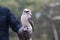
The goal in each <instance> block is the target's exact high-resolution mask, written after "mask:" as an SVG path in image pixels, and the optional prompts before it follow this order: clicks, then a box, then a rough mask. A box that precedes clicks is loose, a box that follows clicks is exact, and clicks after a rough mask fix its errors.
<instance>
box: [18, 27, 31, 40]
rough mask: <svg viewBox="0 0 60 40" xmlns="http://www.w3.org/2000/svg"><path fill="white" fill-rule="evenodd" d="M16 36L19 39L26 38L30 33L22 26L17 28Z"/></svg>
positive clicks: (24, 39)
mask: <svg viewBox="0 0 60 40" xmlns="http://www.w3.org/2000/svg"><path fill="white" fill-rule="evenodd" d="M18 37H19V39H20V40H28V39H30V37H31V33H30V31H29V30H26V29H23V27H22V28H21V29H20V30H19V33H18Z"/></svg>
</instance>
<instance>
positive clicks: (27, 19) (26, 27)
mask: <svg viewBox="0 0 60 40" xmlns="http://www.w3.org/2000/svg"><path fill="white" fill-rule="evenodd" d="M21 24H22V27H21V29H20V32H21V36H20V38H21V39H20V40H22V39H23V40H32V37H31V36H32V33H33V31H34V21H33V18H32V13H31V10H30V9H28V8H25V9H24V10H23V13H22V15H21ZM26 33H27V34H26Z"/></svg>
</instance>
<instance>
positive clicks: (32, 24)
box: [28, 17, 34, 31]
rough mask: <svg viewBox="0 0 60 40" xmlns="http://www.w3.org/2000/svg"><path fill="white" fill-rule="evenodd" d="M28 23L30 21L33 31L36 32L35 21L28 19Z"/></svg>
mask: <svg viewBox="0 0 60 40" xmlns="http://www.w3.org/2000/svg"><path fill="white" fill-rule="evenodd" d="M28 21H29V23H30V25H31V26H32V29H33V31H34V21H33V19H32V17H30V18H28Z"/></svg>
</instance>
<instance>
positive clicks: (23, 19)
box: [21, 15, 32, 33]
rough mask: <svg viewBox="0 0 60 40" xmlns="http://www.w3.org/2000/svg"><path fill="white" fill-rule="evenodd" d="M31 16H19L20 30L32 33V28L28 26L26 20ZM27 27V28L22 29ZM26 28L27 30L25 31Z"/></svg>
mask: <svg viewBox="0 0 60 40" xmlns="http://www.w3.org/2000/svg"><path fill="white" fill-rule="evenodd" d="M29 17H31V16H27V15H22V16H21V23H22V28H21V30H28V31H30V32H31V33H32V26H31V25H30V23H29V22H28V18H29ZM24 26H27V27H24ZM27 28H28V29H27Z"/></svg>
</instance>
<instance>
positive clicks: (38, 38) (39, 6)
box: [0, 0, 60, 40]
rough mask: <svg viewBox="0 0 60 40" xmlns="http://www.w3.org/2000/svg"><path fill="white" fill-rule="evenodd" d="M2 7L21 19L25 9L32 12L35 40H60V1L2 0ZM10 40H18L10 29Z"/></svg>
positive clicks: (0, 0)
mask: <svg viewBox="0 0 60 40" xmlns="http://www.w3.org/2000/svg"><path fill="white" fill-rule="evenodd" d="M0 6H6V7H8V8H10V9H11V10H12V11H13V12H14V14H15V15H16V16H17V18H20V16H21V14H22V11H23V9H24V8H29V9H31V10H32V14H33V16H32V17H33V19H34V21H35V27H34V28H35V31H34V32H33V36H32V38H33V40H60V21H59V20H60V0H0ZM9 34H10V37H9V39H10V40H18V37H17V34H16V33H15V32H13V31H12V30H11V29H9Z"/></svg>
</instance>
